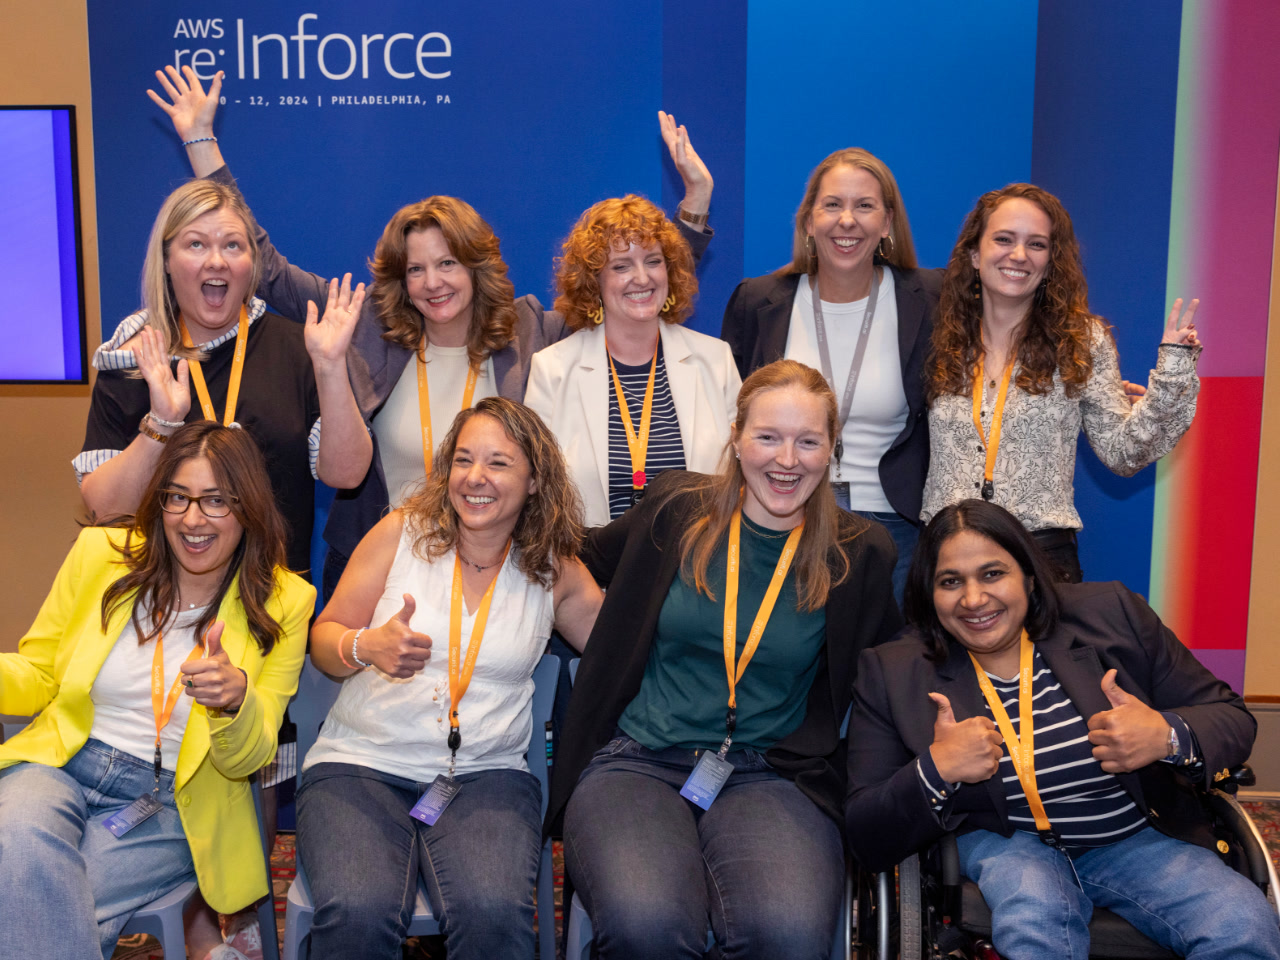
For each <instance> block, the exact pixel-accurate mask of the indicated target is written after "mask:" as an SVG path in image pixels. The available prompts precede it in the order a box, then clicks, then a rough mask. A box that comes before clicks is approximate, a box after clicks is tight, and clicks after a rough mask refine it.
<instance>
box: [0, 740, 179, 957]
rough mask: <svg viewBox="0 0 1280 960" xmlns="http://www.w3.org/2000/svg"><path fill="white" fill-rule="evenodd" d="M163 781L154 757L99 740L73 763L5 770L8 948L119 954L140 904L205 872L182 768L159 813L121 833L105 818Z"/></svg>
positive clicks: (163, 790)
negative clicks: (183, 796)
mask: <svg viewBox="0 0 1280 960" xmlns="http://www.w3.org/2000/svg"><path fill="white" fill-rule="evenodd" d="M154 786H155V774H154V773H153V772H152V767H151V764H150V763H148V762H146V761H145V760H139V759H137V758H136V757H131V756H129V755H128V754H125V753H121V752H120V751H118V750H116V749H114V748H112V747H109V746H107V745H106V744H105V743H101V742H99V741H97V740H90V741H88V742H87V743H86V744H85V745H84V746H83V747H81V748H80V751H79V752H78V753H77V754H76V755H75V756H74V757H72V758H71V759H70V760H69V761H68V762H67V765H66V766H64V767H47V766H44V765H43V764H39V763H19V764H15V765H14V766H11V767H6V768H5V769H4V770H0V904H3V905H4V935H3V937H2V938H0V957H3V958H10V957H13V958H17V957H53V958H58V960H62V958H65V960H85V958H86V957H96V956H103V957H110V956H111V954H112V953H113V952H114V951H115V948H116V940H118V939H119V938H120V931H121V930H122V929H123V928H124V925H125V924H126V923H127V922H128V921H129V917H131V916H132V915H133V913H134V911H136V910H137V909H139V908H140V907H144V906H146V905H147V904H148V903H150V902H151V901H152V900H155V899H157V898H159V897H161V896H163V895H164V894H166V893H168V892H169V891H170V890H172V889H173V888H174V887H176V886H178V885H179V884H180V883H182V882H183V881H185V880H194V879H195V867H194V866H193V865H192V862H191V848H190V847H188V846H187V838H186V835H185V834H184V833H183V830H182V821H181V820H180V819H179V817H178V811H177V809H176V808H175V806H174V803H173V774H172V773H170V772H168V771H166V772H164V773H163V774H162V775H161V777H160V800H161V802H162V803H163V805H164V806H163V809H161V810H160V812H159V813H157V814H155V816H153V817H151V818H150V819H149V820H146V821H144V822H143V823H141V824H139V825H138V826H136V827H134V828H133V829H132V830H131V831H129V832H128V833H126V834H125V835H124V836H123V837H121V838H120V839H118V840H117V839H116V838H115V836H114V835H113V834H111V833H110V832H109V831H108V830H107V829H106V827H104V826H103V825H102V821H103V820H105V819H107V817H109V816H111V815H112V814H114V813H117V812H119V811H120V810H122V809H124V808H125V807H127V806H128V805H129V804H131V803H133V801H134V800H137V799H138V797H140V796H142V795H143V794H144V793H150V792H151V790H152V787H154Z"/></svg>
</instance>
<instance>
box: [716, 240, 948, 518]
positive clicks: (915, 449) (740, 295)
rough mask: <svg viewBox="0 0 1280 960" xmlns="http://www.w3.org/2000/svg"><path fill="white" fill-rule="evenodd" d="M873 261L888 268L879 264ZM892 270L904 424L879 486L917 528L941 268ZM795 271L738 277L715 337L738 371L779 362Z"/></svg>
mask: <svg viewBox="0 0 1280 960" xmlns="http://www.w3.org/2000/svg"><path fill="white" fill-rule="evenodd" d="M876 263H877V264H879V265H881V266H885V267H888V265H887V264H885V263H884V261H882V260H879V259H877V260H876ZM889 269H892V271H893V289H894V302H895V303H896V304H897V306H898V359H899V362H900V364H901V366H902V388H903V391H904V392H905V393H906V395H907V422H906V424H904V425H903V427H902V431H901V432H900V433H899V434H898V435H897V436H896V437H895V438H894V440H893V443H892V444H891V445H890V446H889V449H888V450H886V451H885V454H884V456H883V457H881V458H880V484H881V486H882V487H884V495H885V496H886V497H887V498H888V499H889V503H890V504H891V505H892V506H893V509H894V510H897V511H898V513H900V514H901V515H902V516H904V517H906V518H907V519H908V520H910V521H911V522H912V523H917V524H918V523H919V520H920V506H921V502H922V500H923V499H924V478H925V474H927V473H928V472H929V418H928V416H927V413H928V410H927V408H926V407H925V402H924V364H925V360H926V358H927V357H928V354H929V339H930V337H931V336H932V335H933V321H934V318H935V317H936V316H937V313H938V295H939V292H940V291H941V289H942V271H941V270H903V269H901V268H899V267H891V268H889ZM799 285H800V274H798V273H791V274H785V275H782V276H779V275H778V274H776V273H770V274H766V275H765V276H763V277H752V278H750V279H749V280H743V281H742V282H741V283H740V284H738V288H737V289H736V290H734V291H733V296H732V297H730V298H729V305H728V306H727V307H726V308H725V311H724V323H723V324H722V326H721V327H720V339H722V340H725V341H726V342H728V344H729V349H730V350H732V351H733V359H734V360H736V361H737V363H738V372H739V373H741V374H742V379H744V380H745V379H746V378H747V375H748V374H749V373H751V371H753V370H756V369H759V368H760V367H762V366H764V365H765V364H766V363H772V362H773V361H774V360H781V359H782V355H783V353H784V352H785V351H786V349H787V334H788V332H789V331H790V329H791V307H792V303H793V301H794V300H795V298H796V288H797V287H798V286H799Z"/></svg>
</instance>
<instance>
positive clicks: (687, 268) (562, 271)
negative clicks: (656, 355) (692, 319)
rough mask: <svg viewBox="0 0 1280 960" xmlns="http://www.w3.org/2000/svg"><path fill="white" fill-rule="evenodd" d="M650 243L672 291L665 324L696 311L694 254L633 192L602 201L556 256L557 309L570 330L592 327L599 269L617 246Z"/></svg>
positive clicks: (664, 219) (651, 205)
mask: <svg viewBox="0 0 1280 960" xmlns="http://www.w3.org/2000/svg"><path fill="white" fill-rule="evenodd" d="M633 243H635V244H638V245H640V246H642V247H647V246H649V245H650V244H653V243H656V244H658V245H659V246H660V247H661V248H662V258H663V259H664V260H665V261H666V263H667V287H668V292H669V293H670V294H671V295H672V296H674V297H675V303H674V304H672V306H671V307H670V308H669V309H664V310H663V311H662V319H663V320H665V321H666V322H667V323H682V322H683V321H684V320H685V319H687V318H688V316H689V315H690V314H691V313H693V301H694V299H695V298H696V297H697V296H698V278H697V276H696V275H695V274H694V272H693V252H692V251H691V250H690V249H689V244H688V242H687V241H686V240H685V238H684V237H682V236H681V235H680V231H679V229H678V228H677V227H676V225H675V224H674V223H672V222H671V221H670V220H668V219H667V215H666V214H665V213H663V212H662V211H661V210H660V209H659V208H658V207H657V206H656V205H655V204H654V203H652V202H651V201H649V200H646V199H645V198H644V197H639V196H636V195H635V194H634V193H629V194H627V195H626V196H625V197H621V198H616V197H615V198H613V199H610V200H601V201H600V202H599V203H597V204H595V205H593V206H592V207H590V208H589V209H588V210H587V211H586V212H585V213H584V214H583V215H582V216H581V217H580V218H579V220H578V222H577V223H576V224H574V227H573V230H572V231H571V232H570V233H569V236H567V237H566V238H565V241H564V248H563V249H564V253H563V254H562V255H561V256H559V257H557V258H556V263H557V264H558V265H559V267H558V269H557V270H556V290H557V291H559V293H558V295H557V296H556V303H555V308H556V309H557V310H559V311H560V313H561V314H562V315H563V316H564V320H565V325H566V326H568V327H569V329H570V330H581V329H583V328H584V327H590V326H592V325H593V321H592V320H591V318H590V316H589V314H590V313H592V311H594V310H596V308H598V307H599V306H600V272H601V271H602V270H604V267H605V264H606V263H608V262H609V255H610V254H611V253H612V252H613V251H614V249H615V248H617V247H618V246H622V247H623V248H625V247H627V246H628V245H630V244H633Z"/></svg>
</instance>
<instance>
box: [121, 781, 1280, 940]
mask: <svg viewBox="0 0 1280 960" xmlns="http://www.w3.org/2000/svg"><path fill="white" fill-rule="evenodd" d="M1241 806H1243V807H1244V808H1245V810H1246V811H1247V812H1248V814H1249V816H1250V818H1252V820H1253V822H1254V824H1255V825H1256V826H1257V828H1258V832H1259V833H1261V834H1262V839H1263V840H1264V841H1265V842H1266V844H1267V849H1268V850H1269V851H1270V852H1271V859H1272V860H1273V861H1274V862H1275V864H1276V868H1277V869H1278V870H1280V800H1245V801H1243V802H1242V804H1241ZM553 854H554V861H553V862H554V867H553V872H554V876H555V885H556V917H555V919H556V925H557V929H560V928H561V927H562V924H563V915H562V912H563V904H562V902H561V897H560V894H561V888H562V884H563V881H564V860H563V857H562V855H561V851H560V844H559V843H557V844H555V845H554V851H553ZM295 855H296V851H295V848H294V837H293V834H291V833H282V834H280V835H279V836H278V837H277V838H276V845H275V850H274V851H273V852H272V856H271V878H272V885H273V887H274V890H275V900H276V926H277V928H278V934H279V936H280V938H281V940H282V941H283V938H284V905H285V897H286V896H287V894H288V892H289V884H290V883H292V882H293V875H294V857H295ZM223 920H224V929H225V930H226V931H227V933H228V934H230V935H231V936H230V942H231V944H232V946H234V947H235V948H236V949H237V950H239V951H240V952H241V953H243V954H244V955H245V956H246V957H248V958H249V960H262V941H261V938H260V937H259V931H258V923H257V920H256V919H255V917H254V915H253V912H252V911H248V912H246V913H243V914H238V915H237V916H235V917H225V918H223ZM161 957H162V954H161V952H160V946H159V944H158V943H156V941H155V940H153V939H151V938H150V937H146V936H137V937H129V938H125V939H122V940H121V941H120V945H119V947H117V948H116V952H115V953H114V954H113V955H112V960H160V958H161ZM443 957H444V946H443V944H442V942H441V938H439V937H414V938H412V939H410V940H409V942H408V943H406V944H405V947H404V960H441V958H443ZM171 960H172V958H171Z"/></svg>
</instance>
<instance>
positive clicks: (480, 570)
mask: <svg viewBox="0 0 1280 960" xmlns="http://www.w3.org/2000/svg"><path fill="white" fill-rule="evenodd" d="M454 553H456V554H457V555H458V559H459V560H461V561H462V562H463V563H465V564H466V565H467V566H469V567H475V568H476V572H477V573H483V572H484V571H485V570H488V569H489V568H490V567H496V566H497V565H498V564H500V563H501V562H502V561H503V560H504V559H505V558H506V556H507V554H506V552H505V551H503V554H502V556H500V557H498V559H497V560H494V561H491V562H490V563H486V564H483V565H481V564H478V563H476V562H475V561H474V560H468V559H467V558H466V557H465V556H463V553H462V548H461V547H460V546H459V547H456V548H454Z"/></svg>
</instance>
